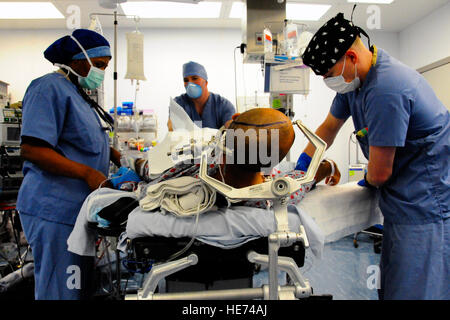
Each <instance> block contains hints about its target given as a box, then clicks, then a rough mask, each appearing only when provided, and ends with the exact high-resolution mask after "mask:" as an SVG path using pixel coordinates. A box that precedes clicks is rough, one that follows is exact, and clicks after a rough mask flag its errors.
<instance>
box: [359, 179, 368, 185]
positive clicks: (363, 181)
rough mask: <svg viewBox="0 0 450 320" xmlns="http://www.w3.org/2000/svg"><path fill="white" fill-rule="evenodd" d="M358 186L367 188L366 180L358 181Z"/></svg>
mask: <svg viewBox="0 0 450 320" xmlns="http://www.w3.org/2000/svg"><path fill="white" fill-rule="evenodd" d="M358 185H359V186H361V187H365V186H366V180H364V179H361V180H359V181H358Z"/></svg>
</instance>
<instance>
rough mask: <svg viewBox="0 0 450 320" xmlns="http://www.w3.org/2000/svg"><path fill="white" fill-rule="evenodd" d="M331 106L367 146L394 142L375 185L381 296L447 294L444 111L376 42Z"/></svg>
mask: <svg viewBox="0 0 450 320" xmlns="http://www.w3.org/2000/svg"><path fill="white" fill-rule="evenodd" d="M330 112H331V114H332V115H333V116H335V117H336V118H338V119H344V120H345V119H347V118H348V117H350V116H351V117H352V119H353V123H354V126H355V129H356V131H359V130H361V129H363V128H368V134H367V135H366V136H364V137H363V138H358V139H359V143H360V146H361V149H362V151H363V153H364V155H365V157H366V158H367V159H369V147H370V146H379V147H396V153H395V158H394V164H393V171H392V176H391V178H390V179H389V180H388V181H387V182H386V183H385V184H384V185H383V186H382V187H380V189H379V192H380V202H379V205H380V209H381V211H382V212H383V215H384V234H383V249H382V257H381V264H380V266H381V296H380V298H383V299H450V294H449V288H450V274H449V270H448V268H449V243H450V239H449V228H450V225H449V217H450V172H449V168H450V164H449V161H450V114H449V112H448V110H447V108H446V107H445V106H444V105H443V104H442V102H441V101H440V100H439V99H438V98H437V97H436V95H435V93H434V92H433V90H432V88H431V87H430V85H429V84H428V83H427V82H426V80H425V79H424V78H423V77H422V76H421V75H420V74H419V73H417V72H416V71H415V70H412V69H410V68H408V67H406V66H405V65H403V64H402V63H401V62H399V61H397V60H396V59H394V58H393V57H391V56H390V55H389V54H388V53H387V52H386V51H384V50H382V49H378V58H377V62H376V64H375V66H373V67H372V68H371V69H370V71H369V73H368V75H367V77H366V79H365V81H364V83H363V85H362V87H361V88H360V89H358V90H356V91H354V92H350V93H347V94H337V95H336V97H335V99H334V101H333V104H332V107H331V110H330Z"/></svg>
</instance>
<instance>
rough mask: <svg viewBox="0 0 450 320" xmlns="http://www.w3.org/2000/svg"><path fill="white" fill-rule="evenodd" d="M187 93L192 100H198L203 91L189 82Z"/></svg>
mask: <svg viewBox="0 0 450 320" xmlns="http://www.w3.org/2000/svg"><path fill="white" fill-rule="evenodd" d="M186 93H187V95H188V96H189V97H190V98H192V99H197V98H200V97H201V96H202V93H203V90H202V87H200V86H199V85H198V84H195V83H192V82H189V83H188V84H187V85H186Z"/></svg>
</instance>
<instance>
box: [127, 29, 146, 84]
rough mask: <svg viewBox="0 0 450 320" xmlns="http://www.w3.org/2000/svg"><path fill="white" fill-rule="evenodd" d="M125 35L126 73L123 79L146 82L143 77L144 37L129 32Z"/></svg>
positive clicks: (140, 34)
mask: <svg viewBox="0 0 450 320" xmlns="http://www.w3.org/2000/svg"><path fill="white" fill-rule="evenodd" d="M126 35H127V73H126V75H125V79H135V80H147V79H146V78H145V75H144V35H143V34H142V33H140V32H129V33H127V34H126Z"/></svg>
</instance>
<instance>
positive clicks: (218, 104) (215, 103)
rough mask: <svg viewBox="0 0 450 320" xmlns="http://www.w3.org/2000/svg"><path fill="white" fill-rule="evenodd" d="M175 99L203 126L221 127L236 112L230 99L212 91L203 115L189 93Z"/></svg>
mask: <svg viewBox="0 0 450 320" xmlns="http://www.w3.org/2000/svg"><path fill="white" fill-rule="evenodd" d="M174 100H175V102H176V103H178V104H179V105H180V106H181V107H182V108H183V109H184V111H186V113H187V114H188V115H189V117H190V118H191V119H192V121H194V122H195V123H196V124H197V125H199V127H202V128H213V129H220V128H221V127H222V126H223V125H224V124H225V122H227V121H228V120H231V116H232V115H233V114H235V113H236V110H235V108H234V106H233V104H232V103H231V102H230V101H228V100H227V99H225V98H224V97H221V96H220V95H218V94H215V93H212V92H210V93H209V98H208V101H207V102H206V105H205V108H204V109H203V113H202V115H201V116H200V115H199V114H198V112H197V110H196V109H195V106H194V103H193V102H192V100H191V98H189V96H188V95H187V94H182V95H181V96H178V97H176V98H175V99H174Z"/></svg>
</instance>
